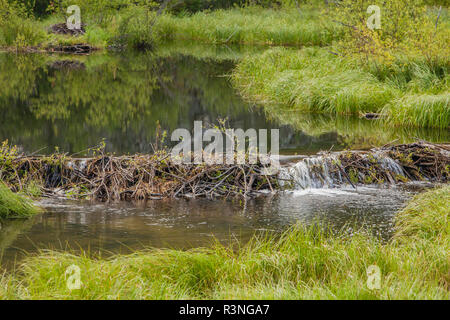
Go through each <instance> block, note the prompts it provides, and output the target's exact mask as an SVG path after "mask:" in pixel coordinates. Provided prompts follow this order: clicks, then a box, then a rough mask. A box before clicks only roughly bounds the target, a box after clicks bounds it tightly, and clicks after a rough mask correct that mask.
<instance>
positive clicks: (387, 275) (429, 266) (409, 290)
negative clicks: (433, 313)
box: [0, 185, 450, 299]
mask: <svg viewBox="0 0 450 320" xmlns="http://www.w3.org/2000/svg"><path fill="white" fill-rule="evenodd" d="M449 195H450V187H449V186H448V185H447V186H445V187H443V188H440V189H435V190H431V191H429V192H426V193H424V194H421V195H419V196H417V197H415V198H414V199H413V200H412V201H411V202H410V203H409V204H408V206H407V207H406V208H405V209H404V210H402V211H401V212H400V213H399V215H398V217H397V232H396V235H395V236H394V238H393V239H392V240H391V241H390V242H389V243H387V244H382V243H380V242H379V241H378V240H376V239H374V238H371V237H370V236H368V235H366V234H363V233H360V234H357V235H355V236H353V237H351V238H349V237H347V236H345V235H341V236H329V235H327V234H326V233H323V232H319V231H318V230H315V231H314V230H312V229H308V230H307V229H304V228H302V227H301V226H297V227H294V228H292V229H291V230H289V231H287V232H286V233H284V234H283V235H282V236H281V237H272V236H268V237H265V238H255V239H253V240H252V241H251V242H250V243H249V244H247V245H245V246H243V247H240V248H237V247H235V248H234V250H232V249H230V248H229V247H224V246H222V245H219V244H217V245H216V246H214V247H213V248H209V249H196V250H190V251H177V250H156V249H150V250H147V251H141V252H136V253H134V254H131V255H126V256H114V257H112V258H109V259H103V258H92V257H88V254H87V253H85V254H81V255H73V254H70V253H67V252H55V251H43V252H41V253H40V254H39V255H37V256H30V257H28V258H27V259H26V260H25V261H24V262H23V264H22V265H21V266H20V267H19V268H18V269H17V270H16V272H15V273H14V274H9V275H8V274H4V275H3V277H2V278H1V280H0V282H1V285H0V298H2V299H14V298H19V299H72V298H75V299H79V298H80V299H169V298H173V299H181V298H185V299H186V298H188V299H190V298H194V299H204V298H208V299H224V298H231V299H247V298H254V299H271V298H280V299H307V298H320V299H448V298H450V296H449V291H448V285H449V281H450V278H449V274H448V270H449V260H448V252H449V249H450V247H449V246H450V239H449V231H450V230H449V221H448V218H449V217H448V216H449V212H448V209H447V208H448V206H449V202H450V196H449ZM72 264H75V265H77V266H78V267H79V268H80V271H81V273H80V275H81V282H82V287H81V289H77V290H73V291H69V290H68V289H67V286H66V281H67V279H66V276H65V272H66V269H67V267H69V266H70V265H72ZM370 265H377V266H378V267H379V268H380V270H381V274H382V277H381V287H380V289H372V290H371V289H368V287H367V274H366V272H367V267H368V266H370Z"/></svg>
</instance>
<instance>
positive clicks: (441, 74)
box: [232, 48, 450, 128]
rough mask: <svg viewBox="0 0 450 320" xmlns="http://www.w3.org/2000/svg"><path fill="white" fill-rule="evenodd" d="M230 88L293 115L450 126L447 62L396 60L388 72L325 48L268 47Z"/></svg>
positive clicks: (239, 71)
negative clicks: (373, 116) (376, 117)
mask: <svg viewBox="0 0 450 320" xmlns="http://www.w3.org/2000/svg"><path fill="white" fill-rule="evenodd" d="M232 80H233V83H234V84H235V86H236V87H237V88H239V90H240V92H241V94H242V95H243V96H244V97H246V98H247V99H249V100H252V101H256V102H259V103H261V104H263V105H266V106H268V109H269V110H270V108H271V106H273V105H287V106H289V107H290V108H291V109H294V110H297V111H298V112H313V113H331V114H359V113H366V112H373V113H382V118H381V121H385V122H387V123H389V124H392V125H405V126H416V127H439V128H447V127H449V126H450V104H449V97H450V92H449V84H448V81H449V74H448V59H447V60H446V61H445V60H443V61H439V62H436V63H435V64H432V65H430V64H429V63H427V62H426V61H424V60H423V59H422V60H421V59H420V58H418V59H417V60H412V59H411V60H406V61H402V60H398V62H397V63H396V64H393V65H391V66H390V67H389V70H388V71H386V70H380V68H376V67H374V66H371V65H369V66H367V67H364V66H361V65H359V63H358V61H356V60H355V59H349V58H343V57H340V56H336V55H334V54H332V53H330V52H329V51H327V50H326V49H321V48H306V49H303V50H300V51H299V50H292V49H286V48H274V49H270V50H268V51H266V52H265V53H264V54H261V55H256V56H255V55H253V56H247V57H246V58H244V59H243V60H242V61H241V62H240V63H239V64H238V66H237V68H236V69H235V71H234V73H233V75H232Z"/></svg>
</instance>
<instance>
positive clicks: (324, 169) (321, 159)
mask: <svg viewBox="0 0 450 320" xmlns="http://www.w3.org/2000/svg"><path fill="white" fill-rule="evenodd" d="M368 157H369V156H368V155H363V158H367V161H368V163H370V162H371V161H373V159H375V161H377V162H378V164H379V165H380V167H381V168H382V169H384V170H387V171H388V172H389V173H390V174H391V175H392V176H393V177H394V176H396V175H404V174H405V173H404V171H403V169H402V167H401V166H400V164H399V163H397V162H396V161H395V160H393V159H392V158H390V157H387V156H385V155H383V154H382V153H375V154H373V155H370V157H372V160H370V159H369V158H368ZM338 163H339V160H338V156H337V155H336V154H330V155H319V156H313V157H308V158H304V159H301V160H299V161H298V162H296V163H294V164H291V165H289V166H286V167H283V168H282V169H281V171H280V173H279V178H280V180H281V183H282V184H284V183H286V180H289V181H292V182H293V184H294V185H293V187H294V190H317V189H333V188H337V187H339V186H343V185H349V184H350V183H349V179H348V177H346V176H345V173H344V171H343V169H342V168H340V166H339V165H338ZM359 175H360V178H364V177H363V176H362V173H359ZM317 192H320V191H317Z"/></svg>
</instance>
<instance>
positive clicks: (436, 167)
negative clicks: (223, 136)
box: [0, 141, 450, 201]
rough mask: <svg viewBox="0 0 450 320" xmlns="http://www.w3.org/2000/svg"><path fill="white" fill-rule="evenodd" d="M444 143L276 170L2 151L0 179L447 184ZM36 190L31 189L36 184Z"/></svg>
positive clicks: (62, 190)
mask: <svg viewBox="0 0 450 320" xmlns="http://www.w3.org/2000/svg"><path fill="white" fill-rule="evenodd" d="M449 176H450V145H448V144H431V143H428V142H423V141H420V142H416V143H411V144H400V145H386V146H383V147H380V148H374V149H371V150H362V151H341V152H322V153H320V154H318V155H315V156H305V157H302V156H299V157H298V159H296V160H295V161H289V162H287V163H284V164H283V165H282V166H281V168H280V170H279V172H277V173H276V174H270V175H269V174H267V173H266V171H265V166H264V165H263V164H261V163H256V164H243V165H238V164H233V165H229V164H220V165H219V164H213V165H207V164H200V165H198V164H175V163H174V162H173V161H171V159H170V156H169V154H168V152H164V151H160V152H156V153H155V154H149V155H140V154H138V155H132V156H113V155H107V154H104V153H103V152H101V153H100V155H97V156H93V157H91V158H74V157H70V156H68V155H67V154H61V153H57V154H53V155H50V156H27V155H24V154H20V153H19V152H18V151H17V149H16V148H15V147H11V146H9V145H7V144H6V143H4V144H3V146H2V147H1V148H0V180H1V181H3V182H4V183H5V184H6V185H7V186H8V187H9V188H10V189H11V190H13V191H16V192H19V191H26V190H27V188H29V187H30V185H33V186H35V187H37V188H38V189H39V191H40V194H41V195H43V196H49V197H51V196H63V197H68V198H86V199H94V200H100V201H116V200H125V201H131V200H156V199H165V198H197V197H206V198H217V197H220V198H228V197H240V198H248V197H254V196H257V195H260V194H264V193H267V192H277V191H283V190H293V189H307V188H335V187H339V186H343V185H351V186H353V187H356V186H357V185H362V184H364V185H372V184H398V183H407V182H411V181H429V182H433V183H445V182H448V180H449ZM35 189H36V188H35Z"/></svg>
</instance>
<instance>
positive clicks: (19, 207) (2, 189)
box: [0, 182, 39, 218]
mask: <svg viewBox="0 0 450 320" xmlns="http://www.w3.org/2000/svg"><path fill="white" fill-rule="evenodd" d="M38 212H39V209H38V208H37V207H35V206H34V205H33V202H32V201H31V200H30V199H28V198H27V197H25V196H23V195H20V194H17V193H14V192H12V191H11V190H9V188H8V187H7V186H5V185H4V184H3V183H1V182H0V218H27V217H30V216H32V215H34V214H36V213H38Z"/></svg>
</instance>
